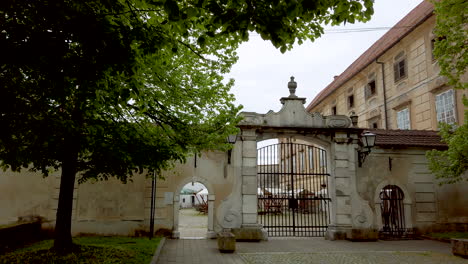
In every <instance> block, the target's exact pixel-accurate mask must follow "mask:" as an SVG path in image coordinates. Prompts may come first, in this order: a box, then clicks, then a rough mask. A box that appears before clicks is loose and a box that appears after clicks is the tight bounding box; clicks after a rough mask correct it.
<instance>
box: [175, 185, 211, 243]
mask: <svg viewBox="0 0 468 264" xmlns="http://www.w3.org/2000/svg"><path fill="white" fill-rule="evenodd" d="M179 195H180V197H179V208H180V209H179V232H180V238H186V239H196V238H205V237H206V234H207V232H208V189H207V188H206V187H205V185H203V184H202V183H199V182H192V183H188V184H186V185H185V186H184V187H183V188H182V191H181V192H180V194H179Z"/></svg>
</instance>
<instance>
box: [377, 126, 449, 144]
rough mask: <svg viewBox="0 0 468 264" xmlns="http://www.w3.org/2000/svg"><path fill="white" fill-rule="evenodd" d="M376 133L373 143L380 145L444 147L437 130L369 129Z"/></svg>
mask: <svg viewBox="0 0 468 264" xmlns="http://www.w3.org/2000/svg"><path fill="white" fill-rule="evenodd" d="M368 131H370V132H372V133H374V134H376V135H377V137H376V138H375V145H376V146H381V147H384V146H385V147H427V148H446V147H447V145H446V144H445V143H443V142H441V137H440V136H439V134H437V131H432V130H384V129H369V130H368Z"/></svg>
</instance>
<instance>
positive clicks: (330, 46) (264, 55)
mask: <svg viewBox="0 0 468 264" xmlns="http://www.w3.org/2000/svg"><path fill="white" fill-rule="evenodd" d="M421 2H422V0H376V1H375V3H374V10H375V13H374V16H373V17H372V19H371V20H370V21H369V22H367V23H359V24H346V26H340V27H329V26H327V27H325V34H324V35H322V37H321V38H319V39H317V40H316V41H315V42H313V43H312V42H310V41H308V42H306V43H304V44H302V45H300V46H299V45H297V46H296V47H294V49H293V50H291V51H287V52H286V53H285V54H281V52H280V51H279V50H277V49H275V48H274V47H273V45H272V44H271V43H270V42H268V41H264V40H262V39H261V37H260V36H258V35H257V34H252V35H251V36H250V40H249V42H247V43H244V44H243V45H241V46H240V48H239V49H238V55H239V61H238V62H237V64H236V65H234V67H233V69H232V71H231V73H230V74H228V75H227V76H226V77H228V78H234V79H235V80H236V83H235V86H234V88H233V89H232V90H231V91H232V92H233V93H234V95H235V96H236V100H237V103H238V104H242V105H243V106H244V108H243V111H248V112H257V113H266V112H268V111H269V110H270V109H271V110H274V111H278V110H279V109H280V108H281V103H280V102H279V99H280V98H281V97H283V96H288V95H289V92H288V90H287V83H288V81H289V78H290V76H294V77H295V78H296V82H297V90H296V95H298V96H300V97H306V98H307V101H306V106H307V105H308V104H309V103H310V101H311V100H312V99H313V98H314V96H315V95H316V94H317V93H318V92H319V91H320V90H322V89H323V88H325V87H326V86H327V85H328V84H329V83H330V82H331V81H332V80H333V76H335V75H339V74H341V73H342V72H343V71H344V70H345V69H346V68H347V67H348V66H349V65H350V64H351V63H352V62H353V61H354V60H356V59H357V58H358V57H359V55H361V54H362V53H363V52H364V51H366V50H367V49H368V48H369V47H370V46H371V45H372V44H373V43H374V42H375V41H377V40H378V39H379V38H380V37H381V36H382V35H383V34H385V33H386V32H387V31H388V30H387V29H386V30H372V31H367V29H369V28H380V27H388V28H389V27H392V26H394V25H395V24H396V23H397V22H398V21H399V20H400V19H402V18H403V17H404V16H405V15H406V14H408V13H409V12H410V11H411V10H412V9H413V8H415V7H416V6H417V5H418V4H419V3H421ZM363 28H365V29H366V30H365V31H364V32H346V33H343V30H350V29H363ZM333 31H335V33H333ZM336 31H341V32H340V33H336Z"/></svg>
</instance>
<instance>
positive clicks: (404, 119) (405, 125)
mask: <svg viewBox="0 0 468 264" xmlns="http://www.w3.org/2000/svg"><path fill="white" fill-rule="evenodd" d="M409 114H410V113H409V109H408V108H405V109H403V110H400V111H398V112H397V126H398V129H410V128H411V125H410V115H409Z"/></svg>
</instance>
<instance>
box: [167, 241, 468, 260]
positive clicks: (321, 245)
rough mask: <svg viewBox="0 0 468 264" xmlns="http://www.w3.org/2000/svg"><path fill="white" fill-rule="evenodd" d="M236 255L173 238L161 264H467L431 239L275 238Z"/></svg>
mask: <svg viewBox="0 0 468 264" xmlns="http://www.w3.org/2000/svg"><path fill="white" fill-rule="evenodd" d="M236 247H237V250H236V252H235V253H233V254H227V253H224V254H223V253H220V252H219V251H218V248H217V242H216V240H214V239H198V240H195V239H179V240H173V239H169V240H167V241H166V244H165V246H164V248H163V250H162V252H161V255H160V258H159V262H158V264H168V263H178V264H189V263H190V264H197V263H200V264H202V263H203V264H207V263H210V264H211V263H220V264H221V263H223V264H224V263H226V264H263V263H268V264H280V263H282V264H283V263H286V264H296V263H297V264H300V263H305V264H322V263H323V264H328V263H330V264H337V263H367V264H373V263H375V264H380V263H383V264H386V263H389V264H390V263H408V264H423V263H424V264H431V263H453V264H458V263H460V264H462V263H464V264H466V263H468V260H465V259H462V258H459V257H455V256H452V255H451V251H450V244H448V243H442V242H437V241H429V240H409V241H378V242H350V241H328V240H324V239H323V238H271V239H270V240H269V241H262V242H237V243H236Z"/></svg>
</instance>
